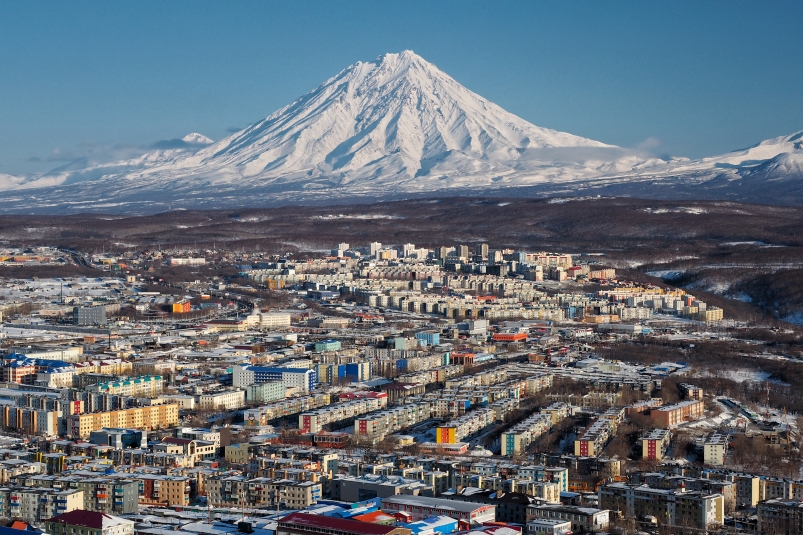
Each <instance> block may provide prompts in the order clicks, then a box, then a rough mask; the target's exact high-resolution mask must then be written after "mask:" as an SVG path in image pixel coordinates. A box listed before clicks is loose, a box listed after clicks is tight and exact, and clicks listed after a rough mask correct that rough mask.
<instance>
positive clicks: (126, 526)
mask: <svg viewBox="0 0 803 535" xmlns="http://www.w3.org/2000/svg"><path fill="white" fill-rule="evenodd" d="M45 531H46V532H47V533H49V534H50V535H75V534H76V533H86V534H87V535H90V534H91V535H133V533H134V521H133V520H128V519H125V518H120V517H119V516H112V515H107V514H106V513H96V512H94V511H85V510H83V509H76V510H75V511H70V512H69V513H64V514H63V515H59V516H54V517H53V518H51V519H50V520H48V521H46V522H45Z"/></svg>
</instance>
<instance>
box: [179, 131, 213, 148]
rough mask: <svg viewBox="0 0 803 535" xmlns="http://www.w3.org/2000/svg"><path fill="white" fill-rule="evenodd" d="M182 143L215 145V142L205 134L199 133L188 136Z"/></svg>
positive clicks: (182, 139)
mask: <svg viewBox="0 0 803 535" xmlns="http://www.w3.org/2000/svg"><path fill="white" fill-rule="evenodd" d="M181 141H186V142H187V143H194V144H195V145H211V144H212V143H214V140H211V139H209V138H208V137H206V136H205V135H203V134H199V133H197V132H193V133H191V134H187V135H186V136H184V137H183V138H181Z"/></svg>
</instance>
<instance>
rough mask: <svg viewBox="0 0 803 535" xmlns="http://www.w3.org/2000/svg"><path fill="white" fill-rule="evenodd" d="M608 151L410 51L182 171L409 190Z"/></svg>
mask: <svg viewBox="0 0 803 535" xmlns="http://www.w3.org/2000/svg"><path fill="white" fill-rule="evenodd" d="M557 147H608V145H605V144H603V143H599V142H597V141H592V140H589V139H585V138H581V137H578V136H573V135H571V134H565V133H562V132H556V131H554V130H548V129H546V128H539V127H537V126H534V125H532V124H530V123H528V122H527V121H524V120H523V119H521V118H519V117H516V116H515V115H513V114H511V113H508V112H506V111H505V110H503V109H502V108H500V107H499V106H497V105H496V104H494V103H492V102H489V101H488V100H486V99H484V98H482V97H481V96H479V95H477V94H476V93H472V92H471V91H469V90H468V89H466V88H465V87H463V86H462V85H460V84H459V83H457V82H456V81H455V80H454V79H453V78H451V77H450V76H448V75H446V74H445V73H443V72H442V71H441V70H439V69H438V68H437V67H435V66H434V65H432V64H431V63H428V62H426V61H424V59H422V58H421V57H420V56H418V55H416V54H414V53H413V52H411V51H405V52H402V53H400V54H385V55H384V56H382V57H380V58H378V59H377V60H376V61H373V62H368V63H362V62H360V63H356V64H354V65H352V66H350V67H348V68H347V69H345V70H343V71H342V72H340V73H339V74H338V75H337V76H335V77H333V78H330V79H329V80H327V81H326V82H325V83H324V84H323V85H321V86H320V87H318V88H317V89H315V90H314V91H312V92H311V93H308V94H307V95H305V96H304V97H302V98H300V99H298V100H297V101H295V102H293V103H292V104H290V105H289V106H286V107H285V108H282V109H280V110H278V111H277V112H275V113H273V114H272V115H271V116H270V117H268V118H267V119H265V120H264V121H260V122H258V123H256V124H254V125H252V126H250V127H248V128H246V129H245V130H243V131H242V132H238V133H236V134H234V135H233V136H230V137H229V138H227V139H224V140H223V141H220V142H219V143H216V144H214V145H212V146H211V147H209V148H207V149H205V150H202V151H200V152H199V153H198V154H196V155H195V156H194V157H193V158H191V159H189V161H188V162H186V163H188V164H191V165H197V164H206V165H210V164H211V165H214V166H219V167H230V168H234V169H237V170H238V172H239V175H241V176H243V177H254V176H259V175H270V176H279V175H284V174H287V173H295V172H304V173H308V176H326V175H329V176H337V177H341V178H343V179H344V182H346V183H349V182H353V181H355V180H359V179H371V178H378V177H380V176H381V177H383V178H391V179H393V180H399V179H401V180H407V179H410V178H413V177H415V176H416V175H418V176H420V175H423V174H428V173H430V171H431V170H432V168H433V167H436V166H440V167H442V168H443V170H444V171H449V172H454V171H455V170H458V169H459V170H461V171H462V172H463V173H466V172H468V173H482V172H494V171H496V170H498V171H507V170H508V169H506V168H505V163H503V162H512V161H516V160H518V159H519V158H520V156H521V153H522V151H523V150H525V149H528V148H557Z"/></svg>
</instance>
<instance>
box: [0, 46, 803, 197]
mask: <svg viewBox="0 0 803 535" xmlns="http://www.w3.org/2000/svg"><path fill="white" fill-rule="evenodd" d="M801 137H803V133H798V134H794V135H791V136H785V137H781V138H776V139H772V140H768V141H766V142H763V143H760V144H758V145H755V146H753V147H750V148H748V149H744V150H742V151H735V152H733V153H729V154H726V155H723V156H719V157H715V158H705V159H702V160H688V159H682V158H680V159H672V160H669V161H665V160H662V159H659V158H655V157H652V156H650V155H649V154H645V153H642V152H639V151H635V150H627V149H622V148H619V147H616V146H613V145H607V144H604V143H600V142H598V141H593V140H590V139H586V138H583V137H579V136H575V135H572V134H567V133H564V132H558V131H555V130H550V129H547V128H542V127H538V126H535V125H533V124H531V123H529V122H527V121H525V120H524V119H521V118H520V117H517V116H516V115H513V114H512V113H509V112H507V111H505V110H504V109H502V108H500V107H499V106H497V105H496V104H494V103H493V102H490V101H488V100H487V99H485V98H483V97H481V96H479V95H477V94H476V93H473V92H471V91H470V90H468V89H466V88H465V87H463V86H462V85H460V84H459V83H458V82H457V81H455V80H454V79H453V78H451V77H450V76H448V75H447V74H445V73H444V72H442V71H441V70H440V69H438V68H437V67H436V66H434V65H432V64H431V63H428V62H427V61H425V60H424V59H423V58H421V57H420V56H418V55H416V54H415V53H413V52H412V51H404V52H401V53H398V54H385V55H383V56H380V57H379V58H377V59H376V60H375V61H371V62H366V63H363V62H358V63H355V64H353V65H351V66H349V67H348V68H346V69H344V70H343V71H341V72H340V73H338V74H337V75H336V76H334V77H332V78H330V79H329V80H327V81H326V82H324V83H323V84H322V85H320V86H319V87H317V88H316V89H314V90H313V91H311V92H310V93H307V94H306V95H304V96H303V97H301V98H299V99H298V100H296V101H295V102H293V103H291V104H289V105H288V106H285V107H284V108H281V109H279V110H277V111H276V112H274V113H273V114H271V115H270V116H268V117H267V118H266V119H264V120H262V121H259V122H257V123H255V124H253V125H251V126H249V127H247V128H245V129H243V130H241V131H239V132H236V133H234V134H232V135H230V136H228V137H226V138H225V139H222V140H220V141H218V142H213V141H212V140H211V139H209V138H207V137H206V136H203V135H201V134H197V133H192V134H188V135H187V136H184V137H183V138H181V139H173V140H165V141H162V142H157V143H155V144H154V145H153V146H152V147H150V148H149V150H147V151H144V152H140V153H138V154H136V155H134V156H130V157H126V158H123V159H117V160H108V161H93V160H92V158H84V159H81V160H76V161H75V162H72V163H69V164H67V165H65V166H63V167H61V168H59V169H55V170H53V171H51V172H49V173H45V174H42V175H37V176H29V177H22V178H20V177H9V176H7V175H6V176H0V190H2V191H4V197H5V198H6V200H5V204H4V206H5V207H7V209H14V208H13V207H14V206H20V207H21V208H20V209H24V210H30V209H34V210H35V209H37V208H38V207H40V208H41V209H43V210H45V209H47V210H52V208H53V207H58V209H59V210H75V209H80V210H86V209H108V208H111V207H115V208H116V209H128V210H131V211H153V210H158V209H163V208H164V207H166V206H168V205H169V206H183V207H209V208H211V207H222V206H231V205H239V206H243V205H265V204H284V203H287V202H316V203H320V202H332V201H349V200H359V199H381V198H389V197H400V196H410V195H422V194H427V195H444V194H446V195H448V194H472V193H474V194H478V193H493V194H502V195H504V194H510V193H509V192H507V191H506V189H507V188H512V187H518V188H521V187H525V189H523V190H517V192H516V193H515V194H517V195H518V194H530V195H556V194H560V195H566V194H572V193H574V192H577V191H583V192H586V191H589V190H591V191H593V192H594V193H603V192H604V193H606V194H608V193H613V194H621V195H635V196H656V195H658V196H661V195H664V196H666V195H669V196H673V195H674V196H677V195H681V196H684V195H686V196H688V195H690V196H697V197H698V198H711V197H712V195H713V196H715V197H716V196H722V195H730V193H727V194H726V193H722V192H723V191H724V190H723V189H722V188H731V189H732V185H733V183H738V185H740V186H744V187H742V190H741V192H740V195H743V196H744V195H746V194H747V192H748V190H749V189H750V188H753V187H754V186H749V184H750V183H756V182H758V181H761V180H763V179H769V178H773V179H777V178H778V177H782V176H786V174H792V175H795V176H799V175H800V168H801V154H803V149H801ZM748 186H749V187H748ZM689 188H691V189H692V190H695V191H696V193H690V194H688V195H687V193H686V190H688V189H689ZM709 190H710V191H709ZM712 191H713V193H711V192H712ZM662 192H664V193H662ZM667 192H668V193H667ZM126 206H128V207H129V208H125V207H126ZM121 207H122V208H121Z"/></svg>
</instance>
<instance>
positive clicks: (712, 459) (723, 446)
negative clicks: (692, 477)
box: [703, 433, 728, 466]
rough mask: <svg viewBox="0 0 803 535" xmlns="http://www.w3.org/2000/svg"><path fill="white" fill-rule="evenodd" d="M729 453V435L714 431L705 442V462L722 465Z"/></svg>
mask: <svg viewBox="0 0 803 535" xmlns="http://www.w3.org/2000/svg"><path fill="white" fill-rule="evenodd" d="M727 455H728V436H727V435H721V434H719V433H714V434H713V435H711V436H709V437H708V438H707V439H706V440H705V442H704V443H703V462H704V463H705V464H708V465H711V466H722V465H724V464H725V457H726V456H727Z"/></svg>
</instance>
